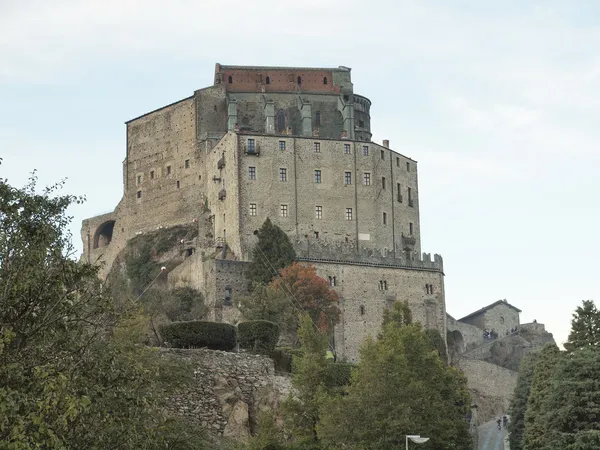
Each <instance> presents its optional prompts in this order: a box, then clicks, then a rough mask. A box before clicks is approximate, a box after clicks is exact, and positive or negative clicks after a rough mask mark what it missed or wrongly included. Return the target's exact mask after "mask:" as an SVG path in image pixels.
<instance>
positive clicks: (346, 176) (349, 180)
mask: <svg viewBox="0 0 600 450" xmlns="http://www.w3.org/2000/svg"><path fill="white" fill-rule="evenodd" d="M344 184H352V172H345V173H344Z"/></svg>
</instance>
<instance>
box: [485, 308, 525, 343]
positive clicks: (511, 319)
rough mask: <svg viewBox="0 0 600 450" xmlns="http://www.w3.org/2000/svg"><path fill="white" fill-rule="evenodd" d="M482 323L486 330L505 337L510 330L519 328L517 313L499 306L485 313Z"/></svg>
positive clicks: (514, 310) (512, 309)
mask: <svg viewBox="0 0 600 450" xmlns="http://www.w3.org/2000/svg"><path fill="white" fill-rule="evenodd" d="M484 321H485V322H484V323H485V327H486V328H487V329H488V330H495V331H496V333H498V335H500V336H506V335H507V333H510V330H511V329H513V328H517V327H518V326H519V312H518V311H517V310H516V309H514V308H511V307H510V306H508V305H503V304H499V305H496V306H494V307H493V308H490V309H488V310H487V311H485V313H484Z"/></svg>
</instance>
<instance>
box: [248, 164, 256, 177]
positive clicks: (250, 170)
mask: <svg viewBox="0 0 600 450" xmlns="http://www.w3.org/2000/svg"><path fill="white" fill-rule="evenodd" d="M248 178H249V179H251V180H256V167H248Z"/></svg>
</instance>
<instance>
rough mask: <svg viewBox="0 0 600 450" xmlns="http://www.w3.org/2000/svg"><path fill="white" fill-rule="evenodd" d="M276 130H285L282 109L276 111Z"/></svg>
mask: <svg viewBox="0 0 600 450" xmlns="http://www.w3.org/2000/svg"><path fill="white" fill-rule="evenodd" d="M277 131H279V132H282V131H285V114H284V113H283V111H278V112H277Z"/></svg>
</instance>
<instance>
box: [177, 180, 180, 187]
mask: <svg viewBox="0 0 600 450" xmlns="http://www.w3.org/2000/svg"><path fill="white" fill-rule="evenodd" d="M179 186H180V185H179V180H177V189H179Z"/></svg>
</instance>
